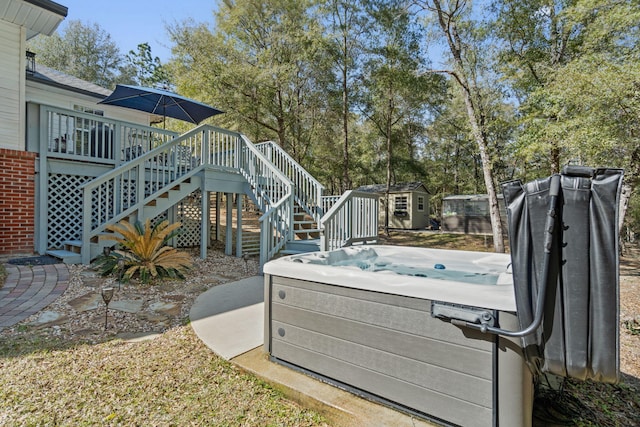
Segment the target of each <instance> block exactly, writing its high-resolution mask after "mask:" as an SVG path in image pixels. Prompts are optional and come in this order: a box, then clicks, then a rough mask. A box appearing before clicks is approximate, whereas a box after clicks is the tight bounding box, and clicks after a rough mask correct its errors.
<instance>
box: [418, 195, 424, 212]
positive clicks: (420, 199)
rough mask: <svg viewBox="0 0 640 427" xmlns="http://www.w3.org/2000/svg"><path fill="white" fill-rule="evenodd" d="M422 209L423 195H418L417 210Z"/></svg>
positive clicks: (420, 210)
mask: <svg viewBox="0 0 640 427" xmlns="http://www.w3.org/2000/svg"><path fill="white" fill-rule="evenodd" d="M422 211H424V196H418V212H422Z"/></svg>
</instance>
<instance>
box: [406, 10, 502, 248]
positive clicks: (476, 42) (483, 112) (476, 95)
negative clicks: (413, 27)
mask: <svg viewBox="0 0 640 427" xmlns="http://www.w3.org/2000/svg"><path fill="white" fill-rule="evenodd" d="M415 3H416V4H417V5H418V6H419V7H420V8H421V9H422V10H424V11H427V12H428V13H430V14H431V15H432V17H433V19H434V21H435V24H434V25H435V26H436V28H437V29H438V30H439V34H440V36H441V37H442V38H443V39H444V41H445V42H446V44H447V47H448V53H449V54H450V56H451V65H452V68H451V69H447V70H440V71H439V72H443V73H446V74H448V75H450V76H451V77H452V78H453V81H454V82H455V85H456V87H458V89H459V90H460V93H461V94H462V98H463V100H464V104H465V109H466V114H467V118H468V120H469V127H470V130H471V134H472V135H473V139H474V140H475V142H476V144H477V147H478V152H479V155H480V159H481V161H482V172H483V177H484V184H485V187H486V191H487V193H488V196H489V213H490V216H491V227H492V230H493V245H494V249H495V251H496V252H504V250H505V248H504V241H503V225H502V220H501V218H500V210H499V206H498V197H497V194H496V189H495V184H494V159H493V158H492V156H491V148H490V139H489V135H488V127H487V121H488V120H489V119H490V117H489V116H488V115H487V109H486V105H485V103H484V100H483V93H482V90H481V88H480V86H479V84H478V81H477V79H478V78H479V77H480V76H481V72H482V70H481V65H482V62H481V59H482V58H481V57H482V53H481V41H482V34H481V32H480V31H479V28H477V27H475V26H474V22H473V21H472V20H470V19H468V18H466V17H465V15H466V14H468V12H469V11H468V9H467V2H466V1H465V0H445V1H444V2H442V1H441V0H424V1H423V0H418V1H416V2H415ZM443 3H444V4H443ZM482 47H484V48H486V46H482Z"/></svg>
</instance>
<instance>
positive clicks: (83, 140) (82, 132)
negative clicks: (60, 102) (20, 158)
mask: <svg viewBox="0 0 640 427" xmlns="http://www.w3.org/2000/svg"><path fill="white" fill-rule="evenodd" d="M40 127H41V129H42V130H41V134H42V135H45V139H46V140H45V143H46V146H47V150H46V153H47V156H48V157H55V158H61V159H68V160H76V161H78V160H80V161H85V162H86V161H89V162H94V163H104V164H107V165H119V164H121V163H123V162H126V161H129V160H131V159H133V158H135V157H138V156H140V155H142V154H144V153H147V152H149V151H151V150H153V149H154V148H156V147H159V146H160V145H162V144H164V143H166V142H168V141H170V140H172V139H173V138H175V137H177V136H178V134H177V133H175V132H171V131H167V130H163V129H158V128H154V127H151V126H144V125H137V124H132V123H128V122H123V121H121V120H114V119H108V118H105V117H102V116H98V115H95V114H89V113H83V112H80V111H74V110H66V109H63V108H56V107H51V106H48V105H41V106H40Z"/></svg>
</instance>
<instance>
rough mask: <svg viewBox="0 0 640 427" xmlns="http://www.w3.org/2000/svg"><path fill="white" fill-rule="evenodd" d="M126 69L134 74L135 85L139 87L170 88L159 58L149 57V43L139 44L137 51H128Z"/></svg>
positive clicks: (166, 74)
mask: <svg viewBox="0 0 640 427" xmlns="http://www.w3.org/2000/svg"><path fill="white" fill-rule="evenodd" d="M126 62H127V66H128V68H129V69H130V70H131V71H132V73H133V74H134V77H133V78H134V80H135V82H136V84H138V85H141V86H149V87H154V86H161V87H170V86H171V76H170V75H169V71H168V70H167V68H166V67H165V66H163V65H162V63H161V62H160V58H158V57H157V56H155V57H154V56H152V55H151V46H149V43H140V44H139V45H138V50H137V51H133V50H130V51H129V53H128V54H127V56H126Z"/></svg>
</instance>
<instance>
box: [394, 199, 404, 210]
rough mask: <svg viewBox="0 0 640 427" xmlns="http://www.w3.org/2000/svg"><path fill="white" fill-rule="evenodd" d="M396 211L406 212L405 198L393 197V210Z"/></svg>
mask: <svg viewBox="0 0 640 427" xmlns="http://www.w3.org/2000/svg"><path fill="white" fill-rule="evenodd" d="M394 210H396V211H406V210H407V196H396V197H395V208H394Z"/></svg>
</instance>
